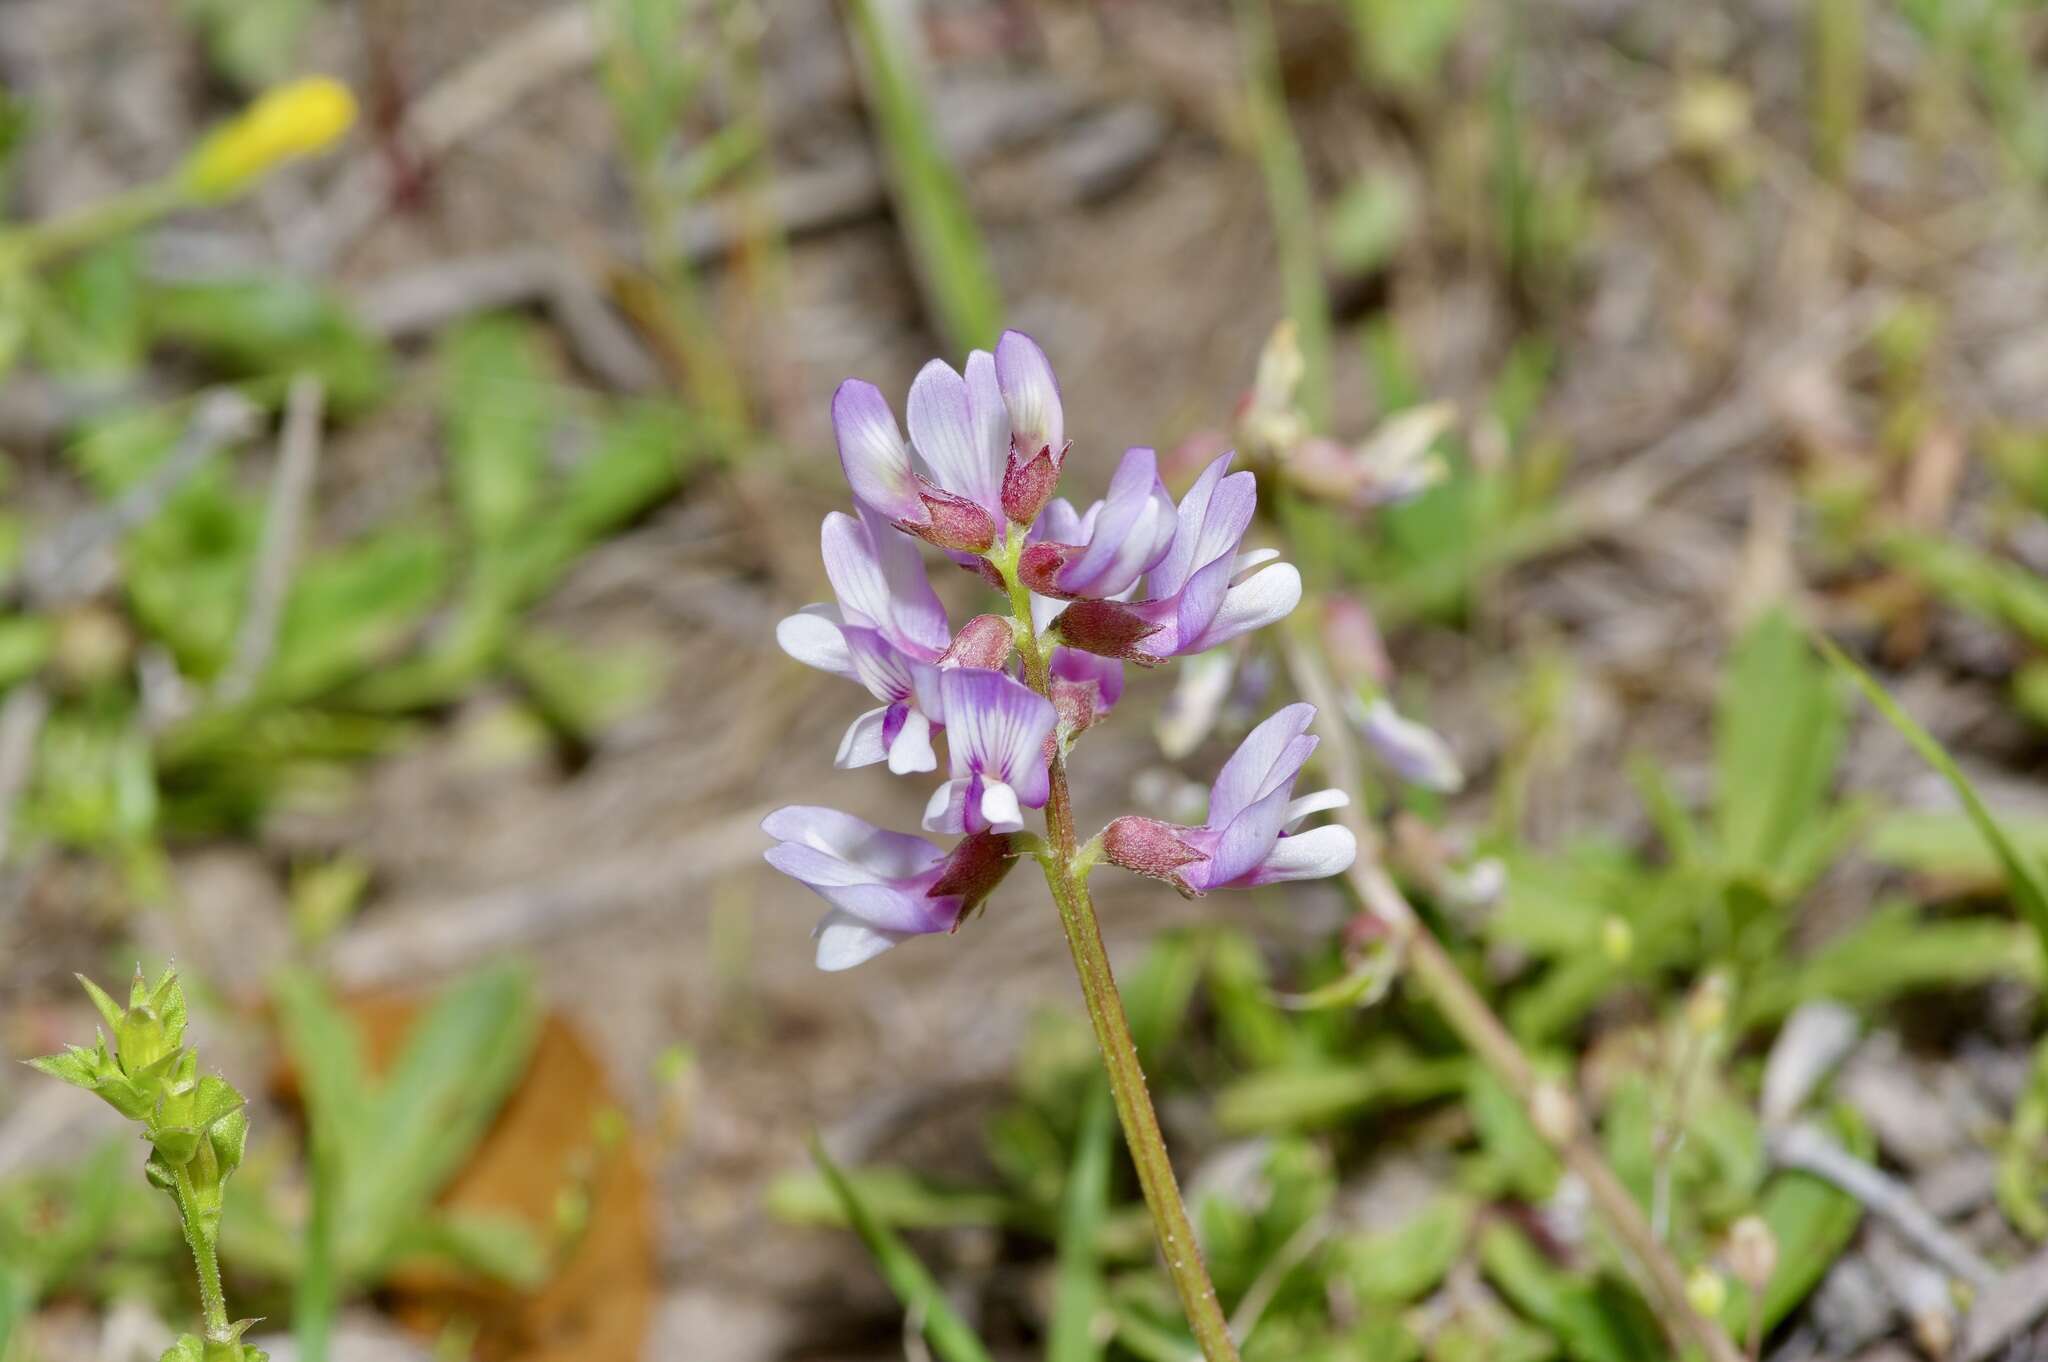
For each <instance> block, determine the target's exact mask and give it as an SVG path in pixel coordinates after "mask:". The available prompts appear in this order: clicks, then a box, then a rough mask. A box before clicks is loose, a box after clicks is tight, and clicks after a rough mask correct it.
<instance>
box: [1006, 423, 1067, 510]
mask: <svg viewBox="0 0 2048 1362" xmlns="http://www.w3.org/2000/svg"><path fill="white" fill-rule="evenodd" d="M1071 448H1073V442H1072V441H1068V442H1067V443H1066V444H1064V445H1061V446H1060V450H1059V452H1058V453H1057V454H1055V453H1054V452H1053V448H1052V446H1051V445H1040V446H1039V448H1038V452H1037V453H1035V454H1032V455H1030V456H1028V457H1027V456H1026V455H1025V454H1024V451H1023V450H1021V449H1019V448H1018V447H1017V444H1016V442H1015V441H1012V442H1011V444H1010V462H1009V464H1008V465H1007V466H1006V467H1005V468H1004V469H1003V514H1004V515H1006V516H1008V517H1009V518H1010V523H1011V524H1013V525H1029V524H1031V523H1032V522H1034V521H1036V520H1037V519H1038V513H1039V512H1040V511H1043V510H1044V509H1045V503H1046V502H1048V501H1051V500H1052V494H1053V492H1054V490H1055V489H1057V488H1058V487H1059V485H1060V467H1061V465H1063V464H1064V463H1065V462H1066V459H1067V451H1068V450H1069V449H1071Z"/></svg>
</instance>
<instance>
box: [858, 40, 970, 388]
mask: <svg viewBox="0 0 2048 1362" xmlns="http://www.w3.org/2000/svg"><path fill="white" fill-rule="evenodd" d="M846 9H847V25H848V28H849V30H850V32H851V35H852V38H853V45H854V51H855V54H856V55H857V56H858V58H859V61H860V70H861V74H862V76H863V77H864V80H863V86H864V89H865V91H866V94H867V103H868V114H869V116H870V117H871V118H872V119H873V120H874V126H875V133H876V136H877V137H878V138H879V139H880V141H881V144H882V152H883V159H884V162H885V163H886V164H887V166H888V169H889V184H890V189H891V191H892V192H893V194H894V196H895V203H896V212H897V216H898V220H899V221H900V223H901V224H902V228H903V234H904V236H905V238H906V239H907V242H906V244H907V246H908V254H909V258H910V262H911V267H912V269H913V270H915V271H916V273H917V276H918V280H919V282H920V283H921V284H922V285H923V287H924V293H925V299H926V301H927V303H928V304H929V305H930V306H931V308H932V310H933V313H934V320H935V321H936V322H937V323H938V327H939V330H940V331H941V332H943V333H944V334H945V336H946V338H947V339H948V340H949V341H950V342H951V345H950V347H949V348H950V349H952V350H954V351H956V352H957V351H962V350H968V349H973V348H976V347H979V348H982V349H987V348H990V347H992V346H993V345H994V344H995V341H996V333H997V331H998V330H1000V329H1001V327H1002V321H1003V296H1002V291H1001V289H1000V287H999V286H998V285H997V283H996V276H995V271H994V270H993V269H992V268H991V267H990V265H989V261H988V252H987V249H986V247H985V246H984V245H983V243H982V239H981V230H980V228H979V227H977V226H976V225H975V221H974V213H973V210H972V209H971V208H970V207H969V205H968V202H967V193H966V190H965V189H964V187H963V186H962V184H961V182H960V176H959V173H958V172H957V171H956V170H955V169H954V168H953V164H952V161H951V160H950V159H949V158H948V156H947V154H946V149H945V147H944V146H943V145H942V144H941V143H940V141H939V138H938V126H939V125H938V122H937V121H936V120H935V119H934V118H933V117H932V111H931V106H930V104H929V103H928V102H927V101H926V99H925V94H924V90H923V88H922V87H921V85H920V84H919V79H918V76H919V73H918V71H917V68H916V66H915V64H914V62H913V60H912V57H911V53H910V50H909V48H910V44H909V41H908V40H907V38H906V36H905V35H904V34H903V33H902V32H901V31H900V29H899V27H898V24H899V22H900V21H901V20H902V19H903V18H904V17H906V16H905V15H903V14H902V13H899V12H898V11H896V10H893V9H892V8H891V7H889V6H887V5H884V4H880V3H877V0H851V2H850V3H849V4H848V5H847V7H846Z"/></svg>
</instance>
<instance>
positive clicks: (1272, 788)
mask: <svg viewBox="0 0 2048 1362" xmlns="http://www.w3.org/2000/svg"><path fill="white" fill-rule="evenodd" d="M1315 713H1316V711H1315V706H1313V705H1307V704H1295V705H1289V706H1287V708H1285V709H1283V710H1281V711H1280V712H1279V713H1277V714H1275V715H1273V716H1272V717H1271V718H1269V719H1267V720H1266V721H1265V722H1264V723H1262V724H1260V725H1259V726H1258V727H1257V728H1255V729H1253V730H1252V731H1251V732H1250V733H1249V734H1247V735H1246V736H1245V740H1244V742H1243V743H1242V744H1240V745H1239V747H1238V749H1237V752H1236V753H1235V754H1234V755H1233V756H1232V757H1231V758H1230V760H1229V761H1227V762H1225V763H1224V766H1223V769H1222V771H1220V772H1219V773H1217V776H1216V783H1215V785H1214V786H1212V787H1211V789H1210V791H1209V816H1208V817H1207V819H1205V820H1204V821H1203V824H1202V826H1201V827H1198V828H1189V827H1179V826H1176V825H1175V824H1172V823H1162V822H1160V821H1158V820H1157V819H1152V818H1141V817H1138V816H1136V815H1126V816H1124V817H1122V818H1119V819H1117V820H1115V821H1114V822H1112V823H1111V824H1110V825H1109V826H1108V827H1107V828H1105V829H1104V830H1103V837H1102V845H1103V857H1104V859H1106V860H1108V861H1109V862H1111V863H1112V864H1114V865H1120V866H1122V867H1124V868H1125V869H1126V870H1134V871H1136V872H1138V873H1139V874H1141V875H1150V876H1152V877H1153V878H1155V879H1162V880H1166V881H1167V882H1168V883H1170V884H1172V885H1174V887H1176V888H1178V889H1179V890H1180V891H1181V892H1182V893H1184V894H1188V895H1198V894H1206V893H1208V892H1209V891H1210V890H1212V889H1241V888H1248V887H1250V886H1253V885H1261V884H1277V883H1279V882H1281V881H1283V880H1308V879H1321V878H1323V877H1324V876H1326V875H1335V874H1339V873H1341V872H1342V871H1344V870H1346V869H1348V868H1349V867H1350V865H1351V862H1352V859H1353V858H1354V857H1355V856H1356V855H1357V854H1358V841H1357V839H1356V838H1354V837H1353V836H1352V835H1351V831H1350V829H1348V828H1342V827H1338V826H1335V825H1334V824H1333V825H1330V826H1326V827H1319V828H1314V829H1312V830H1310V831H1308V832H1297V831H1296V829H1297V828H1298V827H1299V826H1300V824H1301V822H1302V820H1303V819H1305V818H1307V817H1308V816H1309V815H1310V814H1313V813H1320V812H1321V811H1323V810H1325V809H1335V808H1341V807H1343V806H1344V805H1345V804H1346V803H1348V802H1349V800H1348V799H1347V798H1346V797H1345V795H1344V792H1343V791H1342V790H1318V791H1316V792H1315V793H1314V794H1309V795H1303V796H1302V797H1301V798H1299V799H1296V798H1294V781H1295V778H1296V777H1297V776H1299V775H1300V774H1301V768H1302V766H1303V765H1304V764H1305V763H1306V762H1307V761H1308V758H1309V754H1310V753H1312V752H1314V751H1315V749H1316V739H1315V738H1314V737H1312V736H1310V734H1309V732H1308V726H1309V723H1310V721H1311V720H1313V719H1314V718H1315Z"/></svg>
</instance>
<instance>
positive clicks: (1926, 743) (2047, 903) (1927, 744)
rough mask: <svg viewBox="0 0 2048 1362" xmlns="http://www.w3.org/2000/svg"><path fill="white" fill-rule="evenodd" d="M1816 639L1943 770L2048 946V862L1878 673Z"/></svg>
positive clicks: (1923, 755)
mask: <svg viewBox="0 0 2048 1362" xmlns="http://www.w3.org/2000/svg"><path fill="white" fill-rule="evenodd" d="M1815 641H1816V643H1817V644H1818V646H1819V647H1820V649H1821V651H1822V653H1823V654H1825V655H1826V657H1827V659H1828V661H1830V662H1832V663H1833V664H1834V665H1835V667H1836V668H1837V669H1838V670H1839V671H1841V672H1842V674H1843V675H1845V676H1847V677H1848V678H1849V679H1850V681H1852V682H1853V683H1855V685H1856V688H1857V689H1858V690H1860V691H1862V692H1863V695H1864V698H1865V699H1867V700H1869V701H1870V703H1871V705H1872V706H1874V707H1875V708H1876V710H1877V712H1878V713H1880V714H1882V715H1883V716H1884V717H1885V719H1886V720H1887V721H1888V722H1890V724H1891V726H1892V727H1893V728H1895V729H1897V730H1898V731H1899V734H1900V735H1901V736H1902V737H1904V738H1905V740H1906V741H1907V742H1908V743H1910V744H1912V747H1913V750H1914V751H1915V752H1917V753H1919V754H1920V759H1921V760H1922V761H1924V762H1926V763H1927V764H1928V765H1929V766H1932V767H1933V768H1934V769H1935V770H1936V771H1937V772H1939V773H1940V774H1941V776H1942V778H1943V779H1945V780H1946V781H1948V783H1949V786H1950V787H1951V788H1952V789H1954V791H1955V792H1956V797H1957V798H1958V799H1960V800H1962V802H1963V809H1964V811H1965V812H1966V813H1968V814H1969V817H1970V821H1971V822H1972V823H1973V824H1974V825H1975V826H1976V829H1977V832H1978V835H1979V836H1981V837H1982V838H1983V839H1984V843H1985V845H1986V846H1988V847H1990V848H1991V851H1992V854H1994V855H1995V856H1997V858H1998V863H1999V865H2000V866H2001V867H2002V868H2003V869H2004V871H2005V874H2006V880H2007V886H2008V888H2009V889H2010V891H2011V893H2012V896H2013V900H2014V902H2016V903H2017V904H2018V905H2019V908H2020V912H2021V914H2022V915H2023V916H2024V917H2025V918H2026V920H2027V921H2028V922H2030V923H2032V924H2033V927H2034V931H2035V933H2036V934H2037V935H2039V937H2040V938H2041V942H2042V946H2043V950H2044V951H2048V868H2044V867H2043V865H2042V863H2041V862H2040V860H2039V859H2037V858H2035V857H2032V856H2030V855H2027V854H2025V853H2022V852H2021V850H2020V848H2019V847H2018V846H2016V845H2015V844H2014V843H2013V840H2012V839H2011V838H2010V837H2008V836H2007V835H2006V832H2005V829H2004V828H2003V827H2002V826H2001V825H2000V824H1999V821H1998V819H1997V818H1996V817H1995V816H1993V814H1992V812H1991V807H1990V806H1989V805H1988V804H1986V803H1985V802H1984V800H1983V798H1982V797H1981V796H1980V795H1979V794H1978V793H1977V787H1976V786H1974V785H1972V784H1971V783H1970V778H1969V777H1968V776H1966V775H1964V774H1963V770H1962V768H1961V767H1960V766H1958V765H1956V763H1955V759H1954V758H1953V757H1951V756H1949V754H1948V752H1947V751H1946V750H1945V749H1944V748H1943V747H1942V745H1941V744H1940V743H1938V742H1936V741H1935V740H1934V737H1933V735H1932V734H1930V733H1929V732H1928V731H1927V730H1926V729H1924V728H1922V727H1921V726H1920V725H1919V724H1918V723H1917V722H1916V721H1915V720H1914V719H1913V716H1912V715H1910V714H1908V713H1906V711H1905V710H1904V709H1902V708H1900V707H1899V704H1898V702H1897V701H1896V700H1894V699H1892V697H1891V694H1890V693H1889V692H1888V691H1886V690H1885V688H1884V687H1883V686H1880V685H1879V684H1878V683H1877V680H1876V678H1874V677H1872V676H1871V675H1870V673H1868V672H1866V671H1864V670H1863V668H1861V667H1859V666H1857V665H1856V664H1855V663H1854V662H1852V661H1851V660H1850V659H1849V657H1848V655H1847V654H1846V653H1844V652H1843V651H1842V650H1841V649H1840V648H1837V647H1836V646H1835V645H1834V643H1833V642H1832V641H1831V640H1829V639H1826V638H1820V637H1817V638H1816V640H1815Z"/></svg>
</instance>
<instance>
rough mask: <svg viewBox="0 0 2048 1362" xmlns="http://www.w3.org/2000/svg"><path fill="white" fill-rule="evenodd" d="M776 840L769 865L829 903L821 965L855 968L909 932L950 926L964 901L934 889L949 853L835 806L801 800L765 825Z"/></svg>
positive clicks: (821, 927)
mask: <svg viewBox="0 0 2048 1362" xmlns="http://www.w3.org/2000/svg"><path fill="white" fill-rule="evenodd" d="M761 827H762V830H763V831H765V832H766V833H767V834H768V835H769V836H771V837H774V838H776V839H777V841H778V844H777V845H776V846H773V847H771V848H769V849H768V851H767V852H766V853H764V854H765V857H766V859H767V861H768V863H769V864H770V865H772V866H774V867H775V868H776V869H777V870H780V871H782V872H783V873H784V874H785V875H788V876H790V877H791V878H792V879H795V880H797V881H799V882H801V883H802V884H803V885H804V886H805V887H807V888H809V889H810V890H811V891H812V892H813V893H815V894H817V895H818V896H819V897H820V898H822V899H824V900H825V901H826V902H827V903H828V904H830V905H831V909H830V911H828V912H827V913H826V914H825V916H824V917H823V918H822V919H821V920H820V921H819V923H818V926H817V929H816V931H815V932H814V933H813V934H814V935H815V936H816V937H817V940H818V955H817V960H818V968H820V969H825V970H840V969H849V968H851V967H853V966H854V965H858V964H860V963H862V962H863V961H866V960H871V959H873V958H874V957H875V956H877V955H880V954H881V953H882V952H883V951H885V950H888V949H889V947H891V946H893V945H895V944H896V943H897V942H899V941H902V940H905V939H906V938H908V937H912V936H919V935H926V934H929V933H933V932H947V931H951V930H952V929H953V928H954V927H955V926H957V925H958V923H959V921H960V915H961V913H962V912H963V911H964V910H965V907H966V902H965V900H964V899H963V898H962V897H961V896H959V895H954V894H942V895H937V896H934V895H933V894H932V893H931V892H930V891H931V889H932V887H933V886H934V885H935V884H937V882H938V880H939V877H940V875H941V874H942V873H943V871H944V867H945V863H946V854H945V853H943V852H941V851H940V850H939V848H938V847H936V846H933V845H932V844H931V843H930V842H927V841H925V840H924V839H923V838H922V837H911V836H907V835H905V834H902V833H895V832H887V831H884V830H882V829H880V828H877V827H874V826H873V825H872V824H869V823H866V822H864V821H862V820H861V819H858V818H855V817H854V816H853V815H852V814H847V813H841V812H839V811H838V810H837V809H826V808H818V807H815V806H806V805H796V806H792V807H790V808H785V809H777V810H776V811H775V812H774V813H772V814H770V815H769V816H768V817H767V819H766V820H765V821H763V823H762V824H761Z"/></svg>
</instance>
